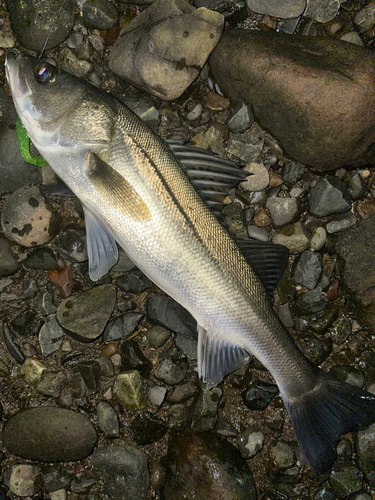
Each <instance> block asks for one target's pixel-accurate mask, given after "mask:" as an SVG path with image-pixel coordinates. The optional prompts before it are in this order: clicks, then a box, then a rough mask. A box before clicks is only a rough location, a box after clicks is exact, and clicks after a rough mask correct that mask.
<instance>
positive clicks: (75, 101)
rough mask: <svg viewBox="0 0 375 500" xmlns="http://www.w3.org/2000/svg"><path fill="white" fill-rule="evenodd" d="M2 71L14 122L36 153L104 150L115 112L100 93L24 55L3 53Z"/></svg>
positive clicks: (49, 65) (112, 126) (54, 67)
mask: <svg viewBox="0 0 375 500" xmlns="http://www.w3.org/2000/svg"><path fill="white" fill-rule="evenodd" d="M5 71H6V77H7V80H8V83H9V86H10V89H11V93H12V97H13V101H14V104H15V106H16V110H17V113H18V116H19V117H20V119H21V121H22V124H23V126H24V127H25V129H26V131H27V133H28V135H29V137H30V139H31V140H32V141H33V143H34V144H35V146H36V147H37V148H38V149H39V150H40V151H41V152H42V151H59V150H62V149H71V148H83V147H85V148H89V149H90V148H91V149H94V150H101V149H106V147H108V143H109V141H110V140H111V139H112V135H113V130H114V123H115V109H114V106H113V104H111V102H110V101H109V100H108V99H107V98H106V94H105V93H103V92H100V91H99V90H98V89H96V88H95V87H92V86H91V85H90V84H88V83H86V82H85V81H83V80H80V79H79V78H77V77H75V76H73V75H71V74H69V73H66V72H64V71H61V70H60V69H59V68H57V67H56V66H54V65H52V64H50V63H48V62H46V61H42V60H40V59H37V58H35V57H31V56H28V55H25V54H19V55H18V56H16V55H15V54H14V53H13V52H8V53H7V57H6V61H5ZM98 93H99V97H98Z"/></svg>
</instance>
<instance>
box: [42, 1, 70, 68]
mask: <svg viewBox="0 0 375 500" xmlns="http://www.w3.org/2000/svg"><path fill="white" fill-rule="evenodd" d="M66 2H67V0H64V1H63V3H62V5H61V7H60V8H59V11H58V13H57V16H56V19H55V23H54V24H52V26H51V29H50V30H49V33H48V35H47V38H46V41H45V42H44V45H43V48H42V52H41V53H40V56H39V59H41V58H42V56H43V53H44V51H45V50H46V47H47V43H48V41H49V39H50V38H51V35H52V31H53V29H54V27H55V26H56V21H57V19H58V18H59V17H60V14H61V11H62V10H63V8H64V7H65V5H66Z"/></svg>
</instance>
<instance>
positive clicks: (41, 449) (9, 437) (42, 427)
mask: <svg viewBox="0 0 375 500" xmlns="http://www.w3.org/2000/svg"><path fill="white" fill-rule="evenodd" d="M96 440H97V436H96V431H95V428H94V426H93V425H92V423H91V422H90V420H89V419H88V418H87V417H85V416H84V415H82V414H80V413H78V412H75V411H73V410H68V409H65V408H55V407H50V406H44V407H40V408H31V409H28V410H23V411H20V412H18V413H16V414H15V415H13V416H12V417H11V418H10V419H9V420H8V421H7V422H6V424H5V425H4V428H3V432H2V441H3V445H4V446H5V448H6V449H7V450H8V452H9V453H12V454H13V455H16V456H18V457H22V458H26V459H30V460H40V461H41V462H71V461H75V460H82V459H83V458H86V457H87V456H88V455H89V454H90V453H91V452H92V450H93V449H94V446H95V445H96Z"/></svg>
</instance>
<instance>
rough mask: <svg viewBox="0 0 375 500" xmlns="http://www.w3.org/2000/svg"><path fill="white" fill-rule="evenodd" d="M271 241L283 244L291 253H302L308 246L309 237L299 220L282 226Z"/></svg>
mask: <svg viewBox="0 0 375 500" xmlns="http://www.w3.org/2000/svg"><path fill="white" fill-rule="evenodd" d="M272 242H273V243H278V244H280V245H284V246H285V247H287V248H288V250H289V252H290V253H291V254H298V253H302V252H303V251H304V250H306V249H307V248H308V247H309V238H308V237H307V234H306V231H305V229H304V227H303V225H302V224H301V222H296V223H295V224H291V225H290V226H286V227H283V228H282V229H281V230H280V231H279V232H278V233H276V234H275V236H274V237H273V239H272Z"/></svg>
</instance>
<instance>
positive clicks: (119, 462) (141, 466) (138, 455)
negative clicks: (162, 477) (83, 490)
mask: <svg viewBox="0 0 375 500" xmlns="http://www.w3.org/2000/svg"><path fill="white" fill-rule="evenodd" d="M92 465H93V468H94V472H95V475H96V476H97V477H98V478H103V479H104V488H105V491H106V493H107V494H108V495H109V496H110V497H111V498H116V499H118V500H129V499H132V500H145V499H146V496H147V491H148V486H149V481H150V480H149V473H148V464H147V456H146V454H145V453H144V452H143V451H142V450H138V449H137V448H134V447H132V446H102V447H100V448H98V449H97V450H95V452H94V453H93V455H92Z"/></svg>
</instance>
